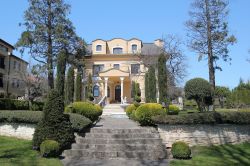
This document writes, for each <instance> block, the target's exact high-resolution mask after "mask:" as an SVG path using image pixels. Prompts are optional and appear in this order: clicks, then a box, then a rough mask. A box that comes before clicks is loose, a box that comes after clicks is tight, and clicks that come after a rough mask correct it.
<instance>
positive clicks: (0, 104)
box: [0, 98, 29, 110]
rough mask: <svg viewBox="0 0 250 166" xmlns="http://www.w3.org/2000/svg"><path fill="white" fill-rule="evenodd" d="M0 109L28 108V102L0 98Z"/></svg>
mask: <svg viewBox="0 0 250 166" xmlns="http://www.w3.org/2000/svg"><path fill="white" fill-rule="evenodd" d="M0 110H29V102H28V101H25V100H16V99H9V98H3V99H0Z"/></svg>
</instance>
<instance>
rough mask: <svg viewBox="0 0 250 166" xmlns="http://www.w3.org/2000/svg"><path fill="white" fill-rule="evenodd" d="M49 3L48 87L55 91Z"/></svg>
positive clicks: (49, 4) (49, 8)
mask: <svg viewBox="0 0 250 166" xmlns="http://www.w3.org/2000/svg"><path fill="white" fill-rule="evenodd" d="M47 3H48V6H49V7H48V25H47V32H48V55H47V56H48V59H47V63H48V64H47V70H48V86H49V89H54V71H53V51H52V32H51V31H52V15H51V0H48V1H47Z"/></svg>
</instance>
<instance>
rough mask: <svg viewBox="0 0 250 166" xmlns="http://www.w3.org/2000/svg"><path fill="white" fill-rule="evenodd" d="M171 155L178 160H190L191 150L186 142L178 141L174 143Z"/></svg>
mask: <svg viewBox="0 0 250 166" xmlns="http://www.w3.org/2000/svg"><path fill="white" fill-rule="evenodd" d="M171 153H172V155H173V157H174V158H176V159H189V158H190V156H191V149H190V148H189V146H188V144H186V143H185V142H182V141H178V142H175V143H173V145H172V148H171Z"/></svg>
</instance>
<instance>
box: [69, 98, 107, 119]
mask: <svg viewBox="0 0 250 166" xmlns="http://www.w3.org/2000/svg"><path fill="white" fill-rule="evenodd" d="M65 112H67V113H77V114H80V115H83V116H85V117H87V118H89V119H90V120H91V121H96V120H97V119H98V117H99V116H100V115H101V114H102V108H101V107H100V106H98V105H94V104H93V103H90V102H74V103H72V104H71V105H69V106H67V107H66V108H65Z"/></svg>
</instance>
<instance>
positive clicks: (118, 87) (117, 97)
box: [115, 85, 121, 102]
mask: <svg viewBox="0 0 250 166" xmlns="http://www.w3.org/2000/svg"><path fill="white" fill-rule="evenodd" d="M115 101H118V102H121V85H116V86H115Z"/></svg>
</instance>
